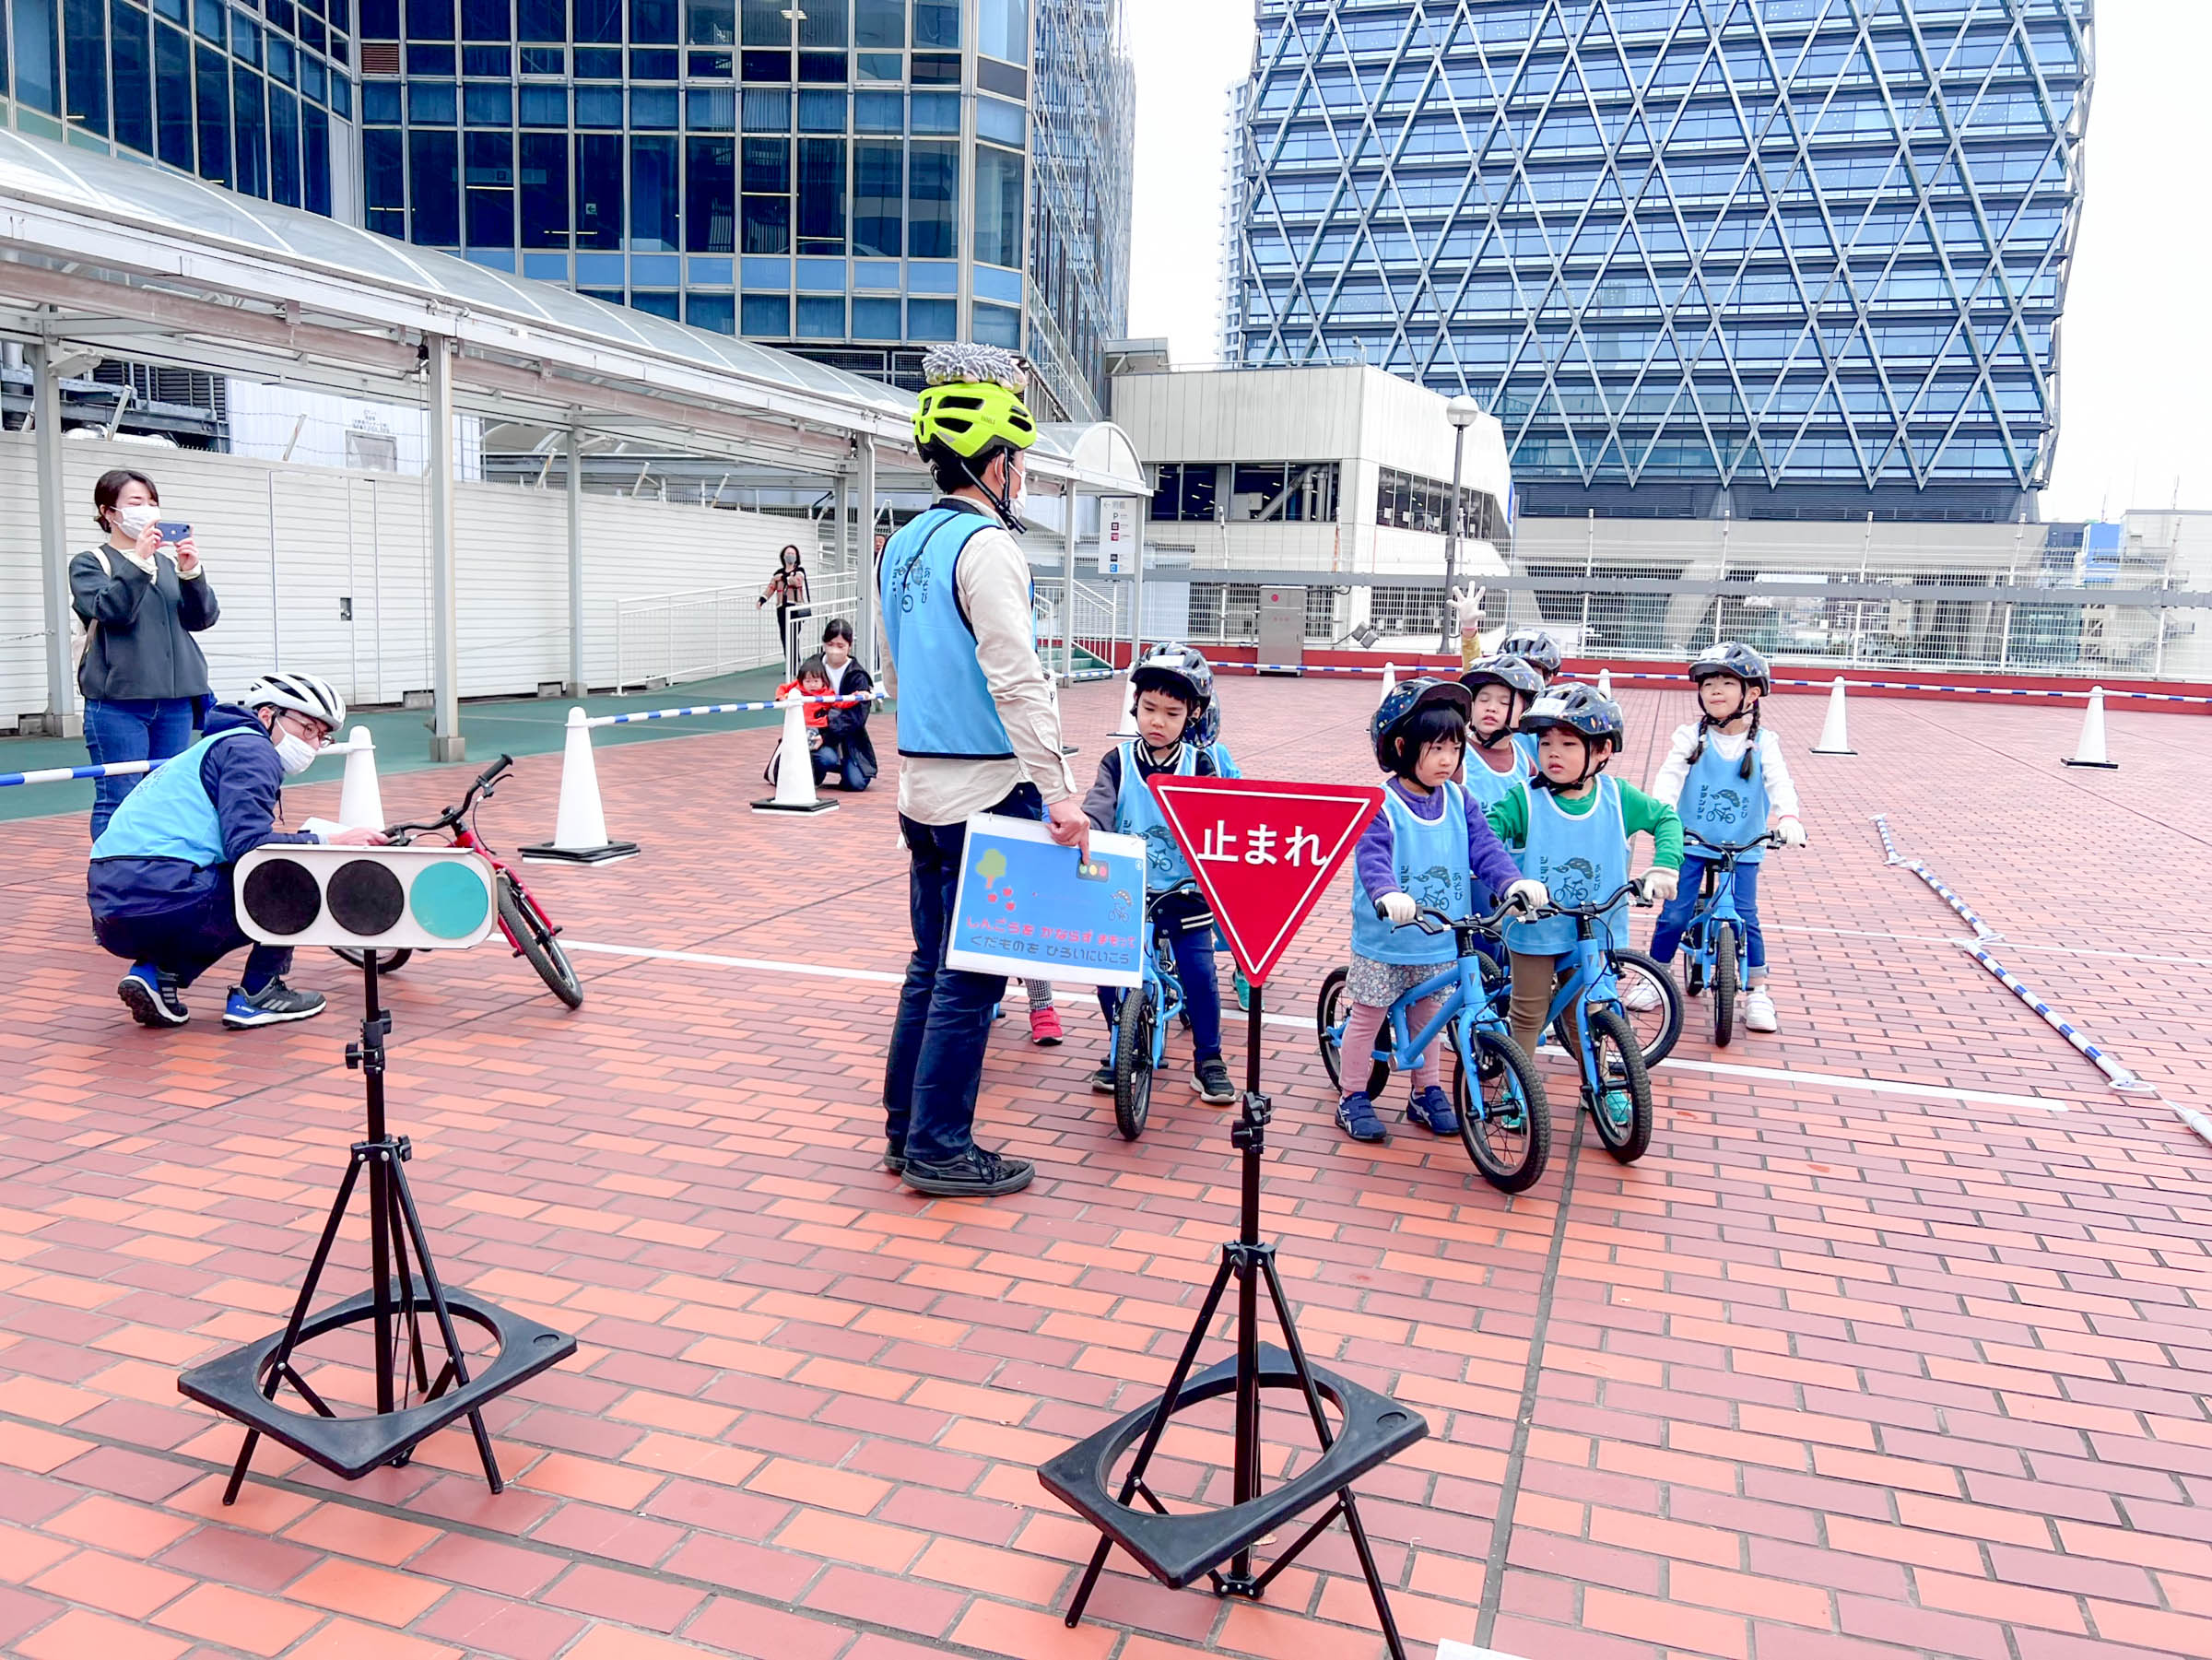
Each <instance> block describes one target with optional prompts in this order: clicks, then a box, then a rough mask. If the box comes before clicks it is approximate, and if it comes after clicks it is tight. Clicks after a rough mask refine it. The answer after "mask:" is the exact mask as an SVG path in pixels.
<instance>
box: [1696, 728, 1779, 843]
mask: <svg viewBox="0 0 2212 1660" xmlns="http://www.w3.org/2000/svg"><path fill="white" fill-rule="evenodd" d="M1743 764H1744V762H1743V758H1742V757H1741V756H1738V757H1737V758H1736V759H1734V760H1725V759H1722V756H1721V752H1720V751H1719V750H1718V749H1716V748H1713V747H1712V741H1711V740H1710V739H1708V740H1707V742H1706V745H1705V753H1704V754H1702V755H1700V756H1699V757H1698V759H1697V760H1696V761H1695V762H1694V763H1692V765H1691V766H1690V769H1689V776H1688V777H1687V778H1685V779H1684V780H1683V781H1682V800H1681V803H1680V804H1679V806H1677V811H1678V812H1679V813H1680V814H1681V815H1682V828H1683V829H1684V830H1695V831H1697V833H1698V834H1699V835H1700V836H1702V837H1704V838H1705V840H1706V841H1708V842H1748V841H1749V840H1750V839H1751V838H1752V837H1754V836H1756V835H1758V834H1759V832H1760V831H1762V830H1765V829H1766V828H1767V815H1768V813H1769V812H1771V810H1772V806H1773V804H1772V803H1771V801H1769V800H1768V798H1767V767H1766V762H1765V761H1764V760H1763V759H1760V757H1759V745H1758V744H1757V743H1756V742H1754V743H1753V744H1752V746H1751V776H1750V777H1748V778H1746V777H1744V776H1743V775H1742V770H1743ZM1682 851H1683V852H1684V853H1685V854H1688V855H1689V857H1691V858H1693V859H1702V858H1710V857H1712V856H1713V855H1712V854H1707V853H1706V851H1705V850H1704V849H1703V848H1701V847H1700V846H1699V845H1698V844H1697V843H1696V842H1688V843H1686V844H1685V845H1684V847H1683V850H1682ZM1766 856H1767V850H1766V849H1765V848H1763V847H1754V848H1752V849H1751V850H1750V851H1749V852H1748V853H1745V854H1738V855H1737V857H1739V858H1740V859H1742V860H1743V862H1744V863H1745V864H1747V865H1755V864H1757V863H1758V862H1759V860H1761V859H1763V858H1765V857H1766Z"/></svg>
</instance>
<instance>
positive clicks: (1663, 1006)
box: [1606, 946, 1682, 1067]
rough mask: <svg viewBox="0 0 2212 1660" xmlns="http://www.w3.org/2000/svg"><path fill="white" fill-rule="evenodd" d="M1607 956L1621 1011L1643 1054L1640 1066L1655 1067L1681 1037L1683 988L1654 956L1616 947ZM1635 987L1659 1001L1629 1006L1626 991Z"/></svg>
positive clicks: (1623, 947) (1669, 1052)
mask: <svg viewBox="0 0 2212 1660" xmlns="http://www.w3.org/2000/svg"><path fill="white" fill-rule="evenodd" d="M1606 957H1607V958H1609V959H1610V960H1611V961H1612V964H1613V978H1614V979H1615V980H1617V981H1618V982H1619V984H1620V1007H1621V1012H1622V1013H1623V1014H1625V1015H1627V1016H1628V1019H1629V1030H1630V1031H1632V1032H1634V1033H1635V1034H1636V1042H1637V1044H1638V1046H1639V1047H1641V1049H1642V1051H1643V1064H1644V1065H1645V1066H1647V1067H1651V1066H1656V1065H1658V1064H1659V1063H1660V1062H1661V1061H1664V1060H1665V1059H1666V1057H1667V1056H1668V1055H1669V1054H1672V1053H1673V1051H1674V1047H1675V1040H1676V1039H1677V1038H1679V1037H1680V1036H1681V1035H1682V988H1681V987H1680V986H1678V985H1677V984H1676V983H1675V977H1674V976H1673V975H1672V974H1670V973H1668V972H1667V971H1666V970H1665V968H1663V967H1661V966H1660V962H1659V960H1658V959H1657V958H1655V957H1652V956H1648V955H1646V954H1645V953H1644V952H1641V951H1634V950H1630V948H1628V947H1626V946H1617V947H1615V948H1613V949H1612V950H1610V951H1607V952H1606ZM1637 985H1648V986H1650V987H1651V988H1652V990H1653V993H1654V994H1655V995H1657V996H1658V999H1659V1002H1658V1004H1657V1006H1656V1007H1652V1008H1631V1007H1629V992H1630V988H1631V987H1634V986H1637Z"/></svg>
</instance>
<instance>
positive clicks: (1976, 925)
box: [1882, 824, 2005, 945]
mask: <svg viewBox="0 0 2212 1660" xmlns="http://www.w3.org/2000/svg"><path fill="white" fill-rule="evenodd" d="M1882 828H1883V830H1885V831H1886V830H1888V828H1889V827H1888V825H1887V824H1884V825H1883V827H1882ZM1883 840H1884V841H1888V836H1887V835H1885V836H1884V837H1883ZM1891 851H1892V852H1894V851H1895V849H1894V847H1893V848H1892V849H1891ZM1898 863H1899V864H1900V865H1903V866H1904V867H1905V868H1906V869H1907V870H1909V871H1911V872H1912V874H1913V875H1914V876H1916V877H1919V878H1920V879H1921V880H1922V881H1924V882H1925V883H1926V884H1927V885H1928V886H1929V887H1930V888H1933V889H1935V895H1936V897H1937V898H1938V899H1940V900H1942V901H1943V902H1944V903H1945V904H1947V905H1948V906H1949V907H1950V908H1951V909H1952V910H1953V911H1955V912H1958V913H1959V920H1960V921H1961V922H1963V923H1965V924H1966V925H1967V926H1968V927H1970V928H1971V929H1972V930H1973V931H1974V939H1975V942H1976V943H1977V944H1979V943H1980V942H1981V941H1983V940H1988V939H1994V940H1995V941H1996V942H1997V943H1998V944H1999V945H2003V944H2004V943H2005V936H2003V935H2002V934H2000V933H1998V932H1997V931H1996V930H1995V929H1994V928H1993V927H1991V926H1990V925H1989V924H1987V923H1985V922H1983V920H1982V918H1981V917H1980V916H1978V915H1977V914H1975V912H1974V909H1973V907H1972V906H1971V905H1969V904H1968V903H1967V902H1966V901H1964V900H1962V899H1960V898H1959V896H1958V894H1956V893H1954V892H1953V891H1952V890H1951V887H1950V884H1948V883H1947V882H1946V881H1945V880H1944V879H1943V878H1942V877H1939V876H1937V875H1936V874H1935V872H1934V871H1932V870H1930V869H1929V868H1928V867H1927V866H1926V865H1923V864H1922V863H1921V862H1920V861H1919V860H1918V859H1904V858H1900V859H1899V860H1898Z"/></svg>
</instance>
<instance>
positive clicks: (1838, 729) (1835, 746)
mask: <svg viewBox="0 0 2212 1660" xmlns="http://www.w3.org/2000/svg"><path fill="white" fill-rule="evenodd" d="M1843 719H1844V717H1843V677H1842V676H1841V675H1838V676H1837V677H1836V685H1835V689H1834V690H1833V691H1831V692H1830V693H1829V694H1828V719H1827V720H1826V721H1825V722H1824V723H1822V724H1821V727H1820V741H1819V742H1818V743H1817V744H1815V745H1814V746H1813V753H1814V754H1815V755H1856V754H1857V753H1858V751H1857V750H1856V749H1853V748H1852V747H1851V737H1850V735H1849V733H1848V731H1847V729H1846V728H1845V726H1844V724H1843Z"/></svg>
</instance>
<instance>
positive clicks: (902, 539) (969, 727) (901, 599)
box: [879, 507, 1014, 760]
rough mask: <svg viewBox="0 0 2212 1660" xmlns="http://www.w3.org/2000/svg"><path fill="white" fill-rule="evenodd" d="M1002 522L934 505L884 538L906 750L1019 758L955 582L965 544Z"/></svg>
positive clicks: (884, 580) (886, 599) (887, 614)
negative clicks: (978, 654) (979, 658)
mask: <svg viewBox="0 0 2212 1660" xmlns="http://www.w3.org/2000/svg"><path fill="white" fill-rule="evenodd" d="M996 524H997V521H996V520H995V519H992V518H989V517H987V516H986V515H984V514H983V513H982V512H960V511H958V510H956V509H953V508H947V507H933V508H931V509H930V510H929V511H928V512H925V513H924V514H922V516H921V517H920V518H918V519H915V520H914V521H913V522H912V524H908V525H906V526H905V528H903V529H901V530H900V531H899V532H898V533H897V534H895V535H894V536H892V537H891V539H890V540H889V541H888V543H886V544H885V545H884V549H883V563H882V568H881V571H880V574H879V581H880V583H881V584H882V598H883V633H884V642H885V643H886V644H887V645H888V646H889V647H890V650H891V661H892V662H893V663H894V664H896V665H898V670H899V682H900V685H899V689H900V699H899V753H900V754H901V755H927V756H935V757H938V758H939V759H946V760H1011V759H1013V758H1014V744H1013V740H1012V739H1010V738H1008V737H1007V736H1006V723H1005V722H1004V721H1002V720H1001V719H999V715H998V707H997V705H996V704H994V702H993V701H992V700H991V688H990V685H989V683H988V682H986V681H985V680H984V678H983V670H982V665H981V664H979V663H978V662H977V661H976V659H975V630H972V629H971V628H970V627H969V626H968V618H966V617H964V616H962V615H961V612H960V601H959V595H958V594H957V593H956V592H955V591H954V587H953V576H954V572H955V571H957V569H958V568H959V559H960V551H961V549H962V548H964V547H967V546H968V542H969V539H970V538H971V537H972V536H975V534H976V533H977V532H978V531H983V530H989V529H992V528H993V527H994V526H995V525H996Z"/></svg>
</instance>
